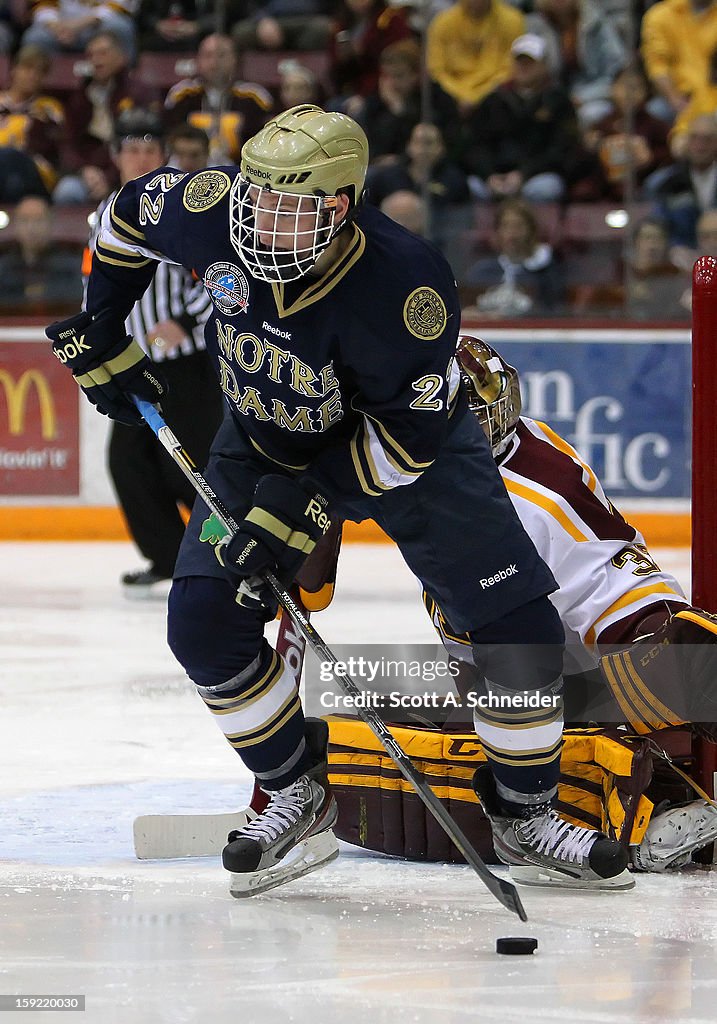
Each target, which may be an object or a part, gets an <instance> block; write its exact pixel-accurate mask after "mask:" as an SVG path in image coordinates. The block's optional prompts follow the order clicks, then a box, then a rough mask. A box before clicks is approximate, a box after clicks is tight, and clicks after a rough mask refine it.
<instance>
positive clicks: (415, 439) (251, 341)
mask: <svg viewBox="0 0 717 1024" xmlns="http://www.w3.org/2000/svg"><path fill="white" fill-rule="evenodd" d="M237 174H238V168H235V167H231V168H212V169H210V170H204V171H199V172H198V173H196V174H193V175H186V174H180V173H178V172H177V171H174V170H172V169H170V168H164V169H162V170H159V171H154V172H152V173H150V174H148V175H145V176H144V177H142V178H138V179H137V180H135V181H132V182H130V183H129V184H128V185H125V187H124V188H123V189H122V190H121V191H120V192H119V194H118V195H117V198H116V199H115V200H114V202H113V203H112V205H111V206H110V207H109V208H108V209H107V210H106V211H105V214H104V216H103V220H102V225H101V230H100V233H99V237H98V240H97V248H96V252H95V256H94V259H93V264H92V273H91V277H90V281H89V289H88V296H87V309H88V310H89V312H91V313H93V314H98V313H99V312H101V311H106V310H111V311H112V312H113V313H115V314H116V316H117V317H118V318H119V319H120V320H123V319H124V318H125V317H126V316H127V313H128V312H129V310H130V308H131V307H132V304H133V303H134V302H135V300H136V299H137V298H138V297H139V296H141V295H142V293H143V292H144V290H145V288H146V287H147V285H148V283H149V281H150V280H151V277H152V274H153V273H154V269H155V267H156V263H157V261H161V260H167V261H169V262H172V263H177V264H181V265H182V266H184V267H186V268H187V269H189V270H191V271H192V273H193V274H195V275H196V277H197V278H199V279H200V280H202V281H203V282H204V286H205V288H206V289H207V292H208V294H209V296H210V297H211V300H212V303H213V310H212V313H211V315H210V317H209V319H208V321H207V327H206V337H207V348H208V349H209V351H210V353H211V355H212V357H213V360H214V363H215V365H216V369H217V373H218V375H219V379H220V381H221V387H222V390H223V392H224V396H225V399H226V402H227V405H228V407H229V409H230V410H231V413H232V416H233V419H234V422H235V424H236V426H237V428H238V430H239V431H241V432H242V433H243V434H244V435H245V436H246V437H247V438H248V439H249V441H250V443H251V444H252V445H253V446H254V448H255V449H256V450H257V451H258V452H260V453H262V454H263V455H264V456H266V457H267V458H268V459H269V460H272V461H273V462H274V463H276V464H277V465H278V466H280V467H283V468H284V469H288V470H290V471H295V472H296V473H302V474H303V473H306V474H307V475H310V477H311V479H312V480H313V481H314V482H315V484H316V485H318V486H320V487H322V488H323V489H324V492H325V493H326V495H327V497H329V498H330V499H336V500H348V501H351V500H352V499H354V500H355V499H357V498H361V497H363V496H365V495H374V496H378V495H381V494H382V493H384V492H385V491H387V490H390V489H392V488H394V487H397V486H400V485H404V484H410V483H411V482H412V481H413V480H415V479H416V478H417V477H418V476H419V475H420V474H421V473H422V472H423V471H424V470H425V469H426V468H427V467H428V466H430V465H431V463H432V462H433V460H434V459H435V458H436V455H437V453H438V450H439V447H440V445H441V443H442V440H443V437H444V435H445V432H446V427H447V422H448V418H449V417H450V416H452V415H454V413H455V412H456V409H457V405H458V403H459V402H461V401H462V398H461V393H460V391H459V376H458V373H457V371H456V368H455V364H454V359H453V354H454V351H455V348H456V340H457V336H458V331H459V326H460V309H459V305H458V297H457V293H456V287H455V282H454V280H453V274H452V273H451V270H450V267H449V266H448V263H447V262H446V260H445V259H444V258H443V257H442V256H441V254H440V253H439V252H438V251H437V250H436V249H434V248H433V247H432V246H431V245H429V244H428V243H426V242H424V241H423V240H421V239H419V238H417V237H415V236H414V235H412V234H410V233H409V232H407V231H405V230H404V229H403V228H401V227H399V226H398V225H397V224H395V223H393V221H391V220H389V219H388V218H387V217H385V216H384V215H383V214H381V213H380V212H378V211H377V210H375V209H372V208H369V207H366V208H360V209H359V211H358V213H357V215H356V218H355V220H354V222H353V223H351V224H349V225H348V226H347V227H346V228H345V229H344V230H345V231H346V232H347V235H348V238H349V244H348V246H347V247H346V248H345V250H344V252H343V254H342V255H341V256H340V258H339V259H338V260H336V262H334V264H333V265H332V266H329V267H328V269H326V271H325V273H323V274H322V275H321V276H312V275H306V276H305V277H303V278H301V279H300V280H298V281H292V282H290V283H287V284H269V283H266V282H263V281H257V280H255V279H254V278H253V277H252V276H251V275H250V273H249V271H248V270H247V268H246V267H245V266H244V264H243V262H242V259H241V257H240V256H239V255H238V253H237V251H236V249H235V248H234V246H233V244H232V241H231V237H230V231H229V193H230V190H231V188H232V185H233V183H234V180H235V178H236V176H237ZM197 415H201V409H198V410H197Z"/></svg>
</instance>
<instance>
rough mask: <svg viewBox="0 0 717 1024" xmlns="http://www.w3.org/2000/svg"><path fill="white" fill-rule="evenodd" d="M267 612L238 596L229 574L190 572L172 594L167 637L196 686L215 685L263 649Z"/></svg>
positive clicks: (241, 668)
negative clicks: (221, 576)
mask: <svg viewBox="0 0 717 1024" xmlns="http://www.w3.org/2000/svg"><path fill="white" fill-rule="evenodd" d="M263 631H264V618H263V615H262V614H261V612H260V611H258V612H255V611H253V610H251V609H247V608H243V607H242V606H241V605H239V604H237V602H236V601H235V600H234V590H233V588H232V586H231V584H230V583H229V581H228V580H222V579H214V578H211V577H208V576H187V577H184V578H182V579H178V580H175V581H174V583H173V584H172V589H171V591H170V594H169V604H168V610H167V641H168V643H169V646H170V649H171V650H172V653H173V654H174V656H175V658H176V659H177V661H178V662H179V663H180V665H182V667H183V668H184V670H185V672H186V673H187V675H188V676H189V678H190V679H191V680H192V681H193V682H194V683H196V684H197V686H214V685H216V684H218V683H223V682H224V681H225V680H227V679H231V678H232V677H234V676H236V675H237V674H238V673H239V672H241V671H243V670H244V669H245V668H246V667H247V665H249V664H250V663H251V662H252V661H253V659H254V658H256V656H257V654H258V653H259V651H260V649H261V644H262V636H263Z"/></svg>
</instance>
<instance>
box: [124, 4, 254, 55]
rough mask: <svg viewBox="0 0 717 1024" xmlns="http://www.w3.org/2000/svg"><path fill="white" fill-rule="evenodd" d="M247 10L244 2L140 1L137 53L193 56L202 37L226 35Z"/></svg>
mask: <svg viewBox="0 0 717 1024" xmlns="http://www.w3.org/2000/svg"><path fill="white" fill-rule="evenodd" d="M246 8H247V3H246V0H221V2H219V0H140V5H139V12H138V15H137V35H138V37H139V49H140V52H142V53H144V52H145V51H150V52H155V51H159V52H162V51H166V50H171V51H172V52H176V51H180V52H186V51H188V50H191V51H192V52H194V51H196V49H197V46H198V45H199V42H200V40H202V39H203V38H204V36H207V35H209V34H210V33H211V32H227V31H229V28H230V27H231V26H232V25H234V24H235V23H236V21H237V20H238V19H239V18H242V17H244V15H245V13H246Z"/></svg>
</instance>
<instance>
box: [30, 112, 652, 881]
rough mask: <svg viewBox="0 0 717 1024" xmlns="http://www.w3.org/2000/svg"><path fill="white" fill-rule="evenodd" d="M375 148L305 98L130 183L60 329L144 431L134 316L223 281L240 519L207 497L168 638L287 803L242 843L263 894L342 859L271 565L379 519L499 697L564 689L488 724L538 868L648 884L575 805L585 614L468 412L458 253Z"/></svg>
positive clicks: (243, 860)
mask: <svg viewBox="0 0 717 1024" xmlns="http://www.w3.org/2000/svg"><path fill="white" fill-rule="evenodd" d="M367 162H368V147H367V143H366V138H365V135H364V133H363V131H362V130H361V128H360V127H359V126H358V125H357V124H356V123H355V122H354V121H352V120H351V119H350V118H348V117H346V116H345V115H342V114H338V113H326V112H324V111H322V110H321V109H319V108H318V107H313V106H300V107H295V108H292V109H291V110H289V111H286V112H285V113H284V114H281V115H279V116H278V117H277V118H275V119H274V120H272V121H270V122H269V123H268V124H267V125H266V127H265V128H263V129H262V130H261V131H260V132H259V133H258V134H257V135H256V136H254V137H253V138H252V139H250V140H249V141H248V142H247V143H246V144H245V146H244V149H243V152H242V161H241V167H240V168H236V167H226V168H213V169H210V170H204V171H200V172H198V173H196V174H193V175H183V174H179V173H177V172H175V171H173V170H172V169H170V168H165V169H163V170H161V171H158V172H153V173H152V174H150V175H146V176H145V177H143V178H139V179H137V180H136V181H133V182H131V183H129V184H128V185H126V186H125V187H124V188H123V189H122V190H121V192H120V193H119V195H118V196H117V198H116V199H115V201H114V203H113V204H112V206H111V208H110V209H108V210H107V212H106V214H105V216H104V218H103V223H102V229H101V231H100V235H99V238H98V241H97V247H96V252H95V256H94V260H93V266H92V272H91V276H90V281H89V288H88V297H87V308H86V311H84V312H82V313H80V314H79V315H77V316H75V317H72V318H70V319H68V320H65V321H62V322H61V323H58V324H53V325H52V326H51V327H50V328H48V332H47V333H48V336H49V337H50V338H51V340H52V342H53V349H54V351H55V354H56V355H57V357H58V358H59V359H60V360H61V361H62V362H64V363H66V364H67V365H68V367H69V368H70V369H71V370H72V372H73V374H74V376H75V378H76V379H77V382H78V384H79V385H80V387H81V388H82V389H83V390H84V392H85V394H86V395H87V397H88V398H89V399H90V401H91V402H93V403H94V404H95V405H96V406H97V407H98V409H99V410H100V411H101V412H104V413H106V414H108V415H110V416H112V417H114V418H116V419H120V420H123V421H125V422H137V421H138V420H139V417H138V414H137V413H136V411H135V408H134V405H133V403H132V401H131V399H130V397H129V396H130V395H131V394H137V395H139V396H140V397H142V398H144V399H146V400H149V401H151V402H160V401H161V399H162V396H163V394H164V385H163V382H162V379H161V376H160V373H159V370H158V368H157V366H155V365H153V364H149V362H148V361H147V359H146V357H145V356H144V355H143V354H142V353H141V351H140V350H139V349H138V347H137V346H136V345H135V343H134V342H133V341H132V339H131V338H129V337H127V336H126V335H125V332H124V328H123V326H122V324H123V321H124V318H125V316H126V315H127V312H128V310H129V308H130V306H131V305H132V303H133V302H134V301H135V300H136V299H137V298H138V297H139V296H140V295H141V294H142V292H143V291H144V289H145V288H146V287H147V285H148V282H149V281H150V279H151V277H152V274H153V272H154V268H155V265H156V262H157V261H158V260H168V261H170V262H174V263H178V264H181V265H182V266H185V267H187V268H188V269H190V270H192V271H193V273H195V274H196V275H197V277H199V278H200V279H201V280H203V281H204V284H205V287H206V288H207V290H208V292H209V294H210V296H211V298H212V302H213V305H214V309H213V313H212V315H211V316H210V318H209V320H208V323H207V346H208V349H209V351H210V352H211V354H212V357H213V359H214V362H215V364H216V369H217V373H218V375H219V379H220V382H221V386H222V390H223V392H224V396H225V399H226V402H227V405H228V410H229V411H228V414H227V416H226V418H225V420H224V423H223V425H222V426H221V427H220V429H219V432H218V434H217V437H216V439H215V442H214V444H213V447H212V453H211V455H210V460H209V463H208V466H207V470H206V477H207V480H208V481H209V484H210V485H211V487H212V488H213V489H214V490H215V491H216V492H217V494H218V495H220V497H221V498H222V500H223V502H224V503H225V504H226V505H227V506H228V507H229V509H230V510H231V511H232V514H233V515H234V517H235V518H236V519H237V521H238V522H239V524H240V526H239V530H238V532H237V533H236V534H234V535H233V536H231V537H224V538H220V537H219V534H218V532H217V531H216V529H215V528H214V526H213V524H212V521H211V518H210V517H208V515H207V512H206V510H204V509H202V508H201V503H200V502H197V503H196V505H195V508H194V512H193V514H192V517H191V520H190V522H189V525H188V528H187V532H186V534H185V538H184V542H183V545H182V548H181V550H180V553H179V558H178V560H177V565H176V569H175V579H174V584H173V587H172V591H171V594H170V600H169V622H168V632H169V643H170V646H171V648H172V650H173V652H174V654H175V656H176V657H177V659H178V660H179V661H180V663H181V664H182V665H183V666H184V668H185V669H186V671H187V673H188V675H189V677H190V678H191V679H192V680H193V682H194V683H195V685H196V686H197V688H198V691H199V693H200V695H201V696H202V698H203V699H204V701H205V702H206V704H207V706H208V707H209V709H210V711H211V712H212V713H213V714H214V715H215V716H216V720H217V723H218V724H219V726H220V728H221V729H222V731H223V732H224V734H225V735H226V737H227V739H228V741H229V742H230V744H231V745H232V746H233V747H234V748H235V749H236V750H237V752H238V753H239V754H240V756H241V757H242V759H243V761H244V763H245V764H246V765H247V767H248V768H249V769H250V770H251V771H252V772H253V773H254V775H255V776H256V777H257V779H258V780H259V782H260V784H261V786H262V787H263V788H264V789H265V790H266V792H267V793H268V795H269V797H270V800H269V803H268V805H267V807H266V809H265V811H263V813H262V814H260V815H259V816H258V817H257V818H256V819H255V820H253V821H252V822H251V823H250V824H248V825H247V826H246V827H245V828H243V829H241V830H239V831H238V832H236V833H232V834H231V835H230V837H229V843H228V845H227V846H226V848H225V850H224V855H223V862H224V866H225V867H226V868H227V869H228V870H229V871H230V872H231V873H232V882H231V886H232V892H233V893H234V894H235V895H239V896H243V895H252V894H253V893H255V892H259V891H264V890H265V889H267V888H271V887H272V886H274V885H277V884H279V883H281V882H283V881H286V880H288V879H290V878H294V877H297V876H298V875H300V874H304V873H306V872H307V871H310V870H314V869H315V868H316V867H319V866H321V865H322V864H324V863H326V862H327V861H329V860H331V859H332V858H333V857H334V856H335V855H336V852H337V845H336V840H335V838H334V836H333V833H332V831H331V826H332V824H333V822H334V820H335V815H336V807H335V802H334V799H333V797H332V795H331V792H330V789H329V786H328V783H327V777H326V767H327V754H326V746H327V732H328V730H327V727H326V725H325V723H323V722H321V721H319V720H312V719H306V720H305V719H304V715H303V711H302V707H301V701H300V698H299V695H298V692H297V690H296V686H295V684H294V680H293V677H292V674H291V672H290V671H289V670H288V668H287V667H286V666H285V665H284V664H283V662H282V659H281V657H280V656H279V655H278V654H277V653H276V651H275V650H273V649H272V647H271V646H270V645H269V644H268V643H267V641H266V640H265V638H264V627H265V624H266V621H267V616H268V615H269V616H270V615H271V611H269V612H267V608H266V603H267V598H266V595H265V592H264V589H263V587H262V574H263V573H265V572H266V571H269V570H270V571H273V572H276V573H277V574H278V576H279V577H280V579H281V580H282V581H283V582H284V583H286V584H288V583H289V582H290V581H291V580H293V579H294V577H295V576H296V573H297V572H298V570H299V568H300V567H301V565H302V563H303V561H304V559H305V558H306V557H307V555H308V554H309V553H310V552H311V551H312V550H313V548H314V546H315V544H316V542H317V540H318V539H319V538H320V537H321V536H322V534H323V533H324V532H325V530H326V529H328V526H329V523H330V522H331V520H332V518H334V517H339V518H344V519H350V520H354V521H360V520H362V519H366V518H372V519H374V520H376V521H377V522H378V523H379V524H380V525H381V526H382V527H383V528H384V529H385V530H386V532H387V533H388V534H389V535H390V536H391V537H392V538H393V539H394V540H395V541H396V543H397V545H398V546H399V548H400V550H401V552H402V554H403V557H404V559H405V560H406V562H407V564H408V566H409V567H410V568H411V569H412V571H413V572H414V573H415V575H416V576H418V577H419V578H420V579H421V580H422V581H424V584H425V586H426V589H427V591H428V593H429V594H430V595H431V597H432V598H433V599H434V600H435V601H436V603H437V604H438V605H439V606H440V607H441V608H442V609H443V610H444V612H445V614H446V615H447V616H448V617H449V618H450V621H451V622H452V623H453V625H454V626H455V628H456V629H460V630H464V631H467V632H468V633H469V635H470V639H471V643H472V644H473V650H474V658H475V661H476V664H477V666H478V668H479V670H480V678H481V680H482V684H481V685H482V686H483V688H484V689H485V690H486V691H490V692H491V693H493V694H497V695H505V694H508V695H509V696H511V695H512V694H513V693H515V691H519V692H520V693H521V694H522V693H523V692H524V691H526V690H528V691H536V690H537V691H540V694H541V696H542V697H547V698H548V700H547V701H546V702H544V703H543V710H541V711H539V712H538V713H536V712H535V711H531V712H530V713H529V714H526V712H525V710H524V708H518V709H516V710H515V711H513V710H509V711H504V710H501V711H500V713H495V714H494V715H491V716H490V717H486V718H485V720H484V721H483V722H482V723H481V731H480V738H481V740H482V742H483V744H484V748H485V750H486V753H487V755H488V758H489V763H490V765H491V768H492V775H491V776H490V778H489V779H488V780H485V779H484V780H483V781H482V783H481V793H480V795H481V799H482V801H483V805H484V808H485V809H486V811H487V813H488V815H489V817H490V819H491V824H492V828H493V831H494V836H495V842H496V849H497V851H498V852H499V855H500V856H501V857H502V858H503V859H504V860H505V861H506V862H508V863H511V864H513V865H514V866H515V868H516V869H517V875H516V877H519V878H520V879H522V880H524V881H528V882H532V883H534V884H535V883H541V882H549V883H553V884H559V885H566V886H568V887H574V886H587V887H596V888H602V887H610V888H628V887H630V886H631V885H632V881H631V879H630V877H629V875H628V873H627V871H626V855H625V853H624V851H623V850H622V848H621V847H620V846H619V845H618V844H617V843H615V842H613V841H612V840H610V839H608V838H607V837H605V836H603V835H602V834H601V833H598V832H593V831H591V830H587V829H582V828H578V827H577V826H574V825H572V824H570V823H568V822H567V821H565V820H564V819H562V818H561V817H560V816H559V815H558V814H557V812H556V811H555V810H554V809H553V802H554V800H555V795H556V792H557V781H558V773H559V755H560V746H561V737H562V710H561V705H560V699H559V697H560V688H561V676H560V672H561V657H562V644H563V631H562V626H561V624H560V620H559V617H558V615H557V613H556V612H555V609H554V608H553V605H552V604H551V602H550V600H549V598H548V596H547V595H548V594H549V593H550V592H551V591H553V590H554V589H555V586H556V585H555V582H554V580H553V577H552V575H551V573H550V571H549V570H548V568H547V567H546V565H545V563H544V562H543V561H542V560H541V559H540V558H539V556H538V555H537V552H536V550H535V548H534V546H533V544H532V542H531V541H530V540H529V538H528V536H527V534H526V533H525V531H524V529H523V527H522V526H521V524H520V521H519V519H518V517H517V515H516V513H515V511H514V509H513V507H512V505H511V503H510V500H509V498H508V495H507V493H506V491H505V488H504V486H503V484H502V482H501V479H500V476H499V473H498V471H497V469H496V467H495V463H494V461H493V458H492V455H491V451H490V448H489V446H488V444H487V442H486V440H485V438H484V436H483V434H482V431H481V428H480V426H479V424H478V423H477V421H476V419H475V417H473V416H472V415H471V414H470V413H469V411H468V408H467V404H466V400H465V396H464V394H463V391H462V388H461V386H460V375H459V373H458V369H457V367H456V364H455V360H454V352H455V347H456V340H457V337H458V331H459V326H460V308H459V304H458V297H457V292H456V287H455V282H454V280H453V275H452V273H451V270H450V268H449V266H448V264H447V263H446V261H445V260H444V258H443V257H442V256H441V255H440V253H438V252H437V250H435V249H434V248H433V247H432V246H430V245H429V244H427V243H426V242H425V241H423V240H421V239H418V238H417V237H415V236H414V235H411V234H410V233H409V232H407V231H405V230H404V229H402V228H400V227H399V226H397V225H395V224H393V223H392V222H391V221H390V220H388V218H386V217H385V216H383V215H382V214H381V213H380V212H378V211H377V210H375V209H372V208H370V207H364V206H362V205H361V201H360V200H361V193H362V189H363V184H364V177H365V173H366V166H367ZM197 415H201V409H198V410H197ZM476 510H478V516H479V520H478V521H479V523H480V529H478V530H477V529H476V528H475V527H476ZM456 538H460V544H457V543H456ZM212 542H214V543H212ZM553 698H555V699H553ZM545 703H547V704H550V707H549V708H548V709H547V710H546V709H545Z"/></svg>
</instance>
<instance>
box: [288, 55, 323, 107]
mask: <svg viewBox="0 0 717 1024" xmlns="http://www.w3.org/2000/svg"><path fill="white" fill-rule="evenodd" d="M321 100H322V96H321V87H320V86H319V83H318V81H317V78H316V75H315V74H314V72H313V71H312V70H311V68H307V67H306V65H305V64H301V63H300V62H299V61H298V60H293V59H290V60H283V61H282V62H281V63H280V64H279V102H278V104H277V106H278V109H279V110H288V109H289V108H290V107H296V106H298V105H299V104H300V103H314V104H318V105H319V106H321Z"/></svg>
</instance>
